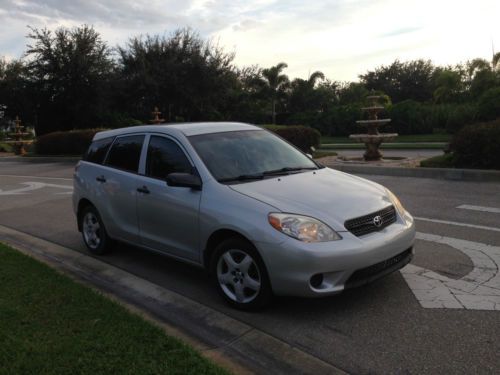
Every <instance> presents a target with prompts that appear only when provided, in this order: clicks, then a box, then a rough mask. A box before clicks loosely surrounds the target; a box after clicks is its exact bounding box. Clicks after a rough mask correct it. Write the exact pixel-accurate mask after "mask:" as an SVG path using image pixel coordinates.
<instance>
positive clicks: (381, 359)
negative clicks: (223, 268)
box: [0, 162, 500, 374]
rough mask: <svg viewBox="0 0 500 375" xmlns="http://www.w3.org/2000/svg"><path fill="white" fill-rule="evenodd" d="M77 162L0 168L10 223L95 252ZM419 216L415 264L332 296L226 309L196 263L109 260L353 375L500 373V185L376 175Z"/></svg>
mask: <svg viewBox="0 0 500 375" xmlns="http://www.w3.org/2000/svg"><path fill="white" fill-rule="evenodd" d="M72 171H73V166H72V165H69V164H31V163H15V162H0V189H1V191H0V224H1V225H5V226H8V227H11V228H14V229H17V230H20V231H23V232H26V233H29V234H32V235H34V236H38V237H41V238H44V239H47V240H49V241H52V242H55V243H58V244H61V245H64V246H66V247H70V248H73V249H75V250H78V251H85V249H84V247H83V244H82V241H81V239H80V234H79V233H78V232H77V230H76V224H75V219H74V216H73V212H72V209H71V195H70V194H71V184H72V182H71V175H72ZM366 177H367V178H369V179H372V180H375V181H377V182H380V183H382V184H384V185H386V186H387V187H389V188H390V189H391V190H393V191H394V192H395V193H396V194H397V195H398V196H400V198H401V200H402V202H403V204H404V205H405V206H406V207H407V208H408V210H409V211H410V212H412V214H413V215H414V216H415V217H417V218H418V219H417V230H418V233H419V234H418V240H417V242H416V246H415V250H416V256H415V259H414V261H413V262H412V264H411V265H410V266H408V267H407V268H405V269H404V270H403V273H400V272H397V273H394V274H392V275H389V276H388V277H386V278H384V279H381V280H379V281H378V282H376V283H373V284H371V285H368V286H366V287H363V288H359V289H355V290H350V291H348V292H346V293H344V294H342V295H339V296H336V297H331V298H326V299H314V300H307V299H299V298H278V299H277V300H276V301H275V303H274V304H273V305H272V306H271V307H270V308H269V309H267V310H266V311H264V312H260V313H242V312H237V311H234V310H231V309H229V308H228V307H227V306H226V305H224V304H223V303H222V302H221V300H220V298H219V296H218V295H217V294H216V292H215V291H214V289H212V287H211V286H210V285H208V283H207V276H206V274H205V273H204V272H203V271H201V270H199V269H196V268H193V267H191V266H188V265H184V264H182V263H179V262H177V261H174V260H171V259H169V258H166V257H161V256H158V255H156V254H151V253H148V252H145V251H141V250H140V249H137V248H134V247H130V246H120V247H119V248H117V249H116V251H115V252H114V253H112V254H110V255H108V256H105V257H102V258H100V259H101V260H103V261H105V262H109V263H112V264H114V265H116V266H119V267H122V268H124V269H126V270H128V271H129V272H132V273H134V274H136V275H139V276H141V277H143V278H145V279H148V280H150V281H153V282H154V283H157V284H159V285H161V286H163V287H165V288H168V289H171V290H173V291H176V292H178V293H180V294H183V295H185V296H187V297H189V298H192V299H194V300H196V301H198V302H201V303H203V304H206V305H208V306H210V307H212V308H215V309H217V310H220V311H223V312H225V313H226V314H228V315H231V316H233V317H236V318H237V319H240V320H242V321H244V322H246V323H248V324H250V325H252V326H254V327H257V328H259V329H261V330H263V331H265V332H267V333H269V334H271V335H273V336H275V337H277V338H280V339H281V340H284V341H286V342H288V343H290V344H291V345H293V346H296V347H298V348H300V349H302V350H304V351H306V352H308V353H310V354H312V355H314V356H317V357H318V358H321V359H323V360H324V361H327V362H329V363H331V364H333V365H335V366H336V367H339V368H341V369H344V370H346V371H347V372H351V373H360V374H367V373H381V374H382V373H384V374H385V373H389V372H396V373H400V372H409V373H452V372H453V373H495V372H497V371H498V369H499V368H500V355H499V353H500V340H499V339H498V338H499V337H500V283H499V279H498V278H499V276H498V264H500V225H499V223H500V193H499V192H500V184H495V183H471V182H456V181H453V182H452V181H442V180H430V179H416V178H397V177H384V176H366Z"/></svg>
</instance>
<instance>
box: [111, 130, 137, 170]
mask: <svg viewBox="0 0 500 375" xmlns="http://www.w3.org/2000/svg"><path fill="white" fill-rule="evenodd" d="M143 141H144V136H143V135H131V136H126V137H120V138H117V139H116V141H115V143H113V146H111V150H109V154H108V158H107V159H106V165H109V166H110V167H115V168H119V169H123V170H125V171H130V172H137V170H138V169H139V159H140V158H141V149H142V143H143Z"/></svg>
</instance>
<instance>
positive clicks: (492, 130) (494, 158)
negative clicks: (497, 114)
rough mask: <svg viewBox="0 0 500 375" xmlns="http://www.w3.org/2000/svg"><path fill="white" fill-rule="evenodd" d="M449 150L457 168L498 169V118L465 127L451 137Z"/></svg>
mask: <svg viewBox="0 0 500 375" xmlns="http://www.w3.org/2000/svg"><path fill="white" fill-rule="evenodd" d="M450 150H451V151H453V153H454V159H455V165H456V166H457V167H466V168H484V169H500V118H498V119H496V120H495V121H491V122H486V123H480V124H474V125H468V126H465V127H464V128H462V129H461V130H460V131H459V132H458V133H457V134H455V136H454V137H453V139H452V141H451V143H450Z"/></svg>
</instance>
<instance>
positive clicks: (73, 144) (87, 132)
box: [35, 129, 105, 155]
mask: <svg viewBox="0 0 500 375" xmlns="http://www.w3.org/2000/svg"><path fill="white" fill-rule="evenodd" d="M102 130H105V129H82V130H70V131H64V132H63V131H58V132H53V133H48V134H44V135H42V136H40V137H38V138H37V139H36V141H35V152H36V153H37V154H40V155H83V153H84V152H85V151H87V148H88V147H89V145H90V143H91V142H92V138H93V137H94V135H95V133H97V132H100V131H102Z"/></svg>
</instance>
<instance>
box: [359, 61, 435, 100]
mask: <svg viewBox="0 0 500 375" xmlns="http://www.w3.org/2000/svg"><path fill="white" fill-rule="evenodd" d="M434 69H435V67H434V65H433V64H432V63H431V61H430V60H414V61H408V62H400V61H399V60H396V61H394V62H393V63H392V64H391V65H389V66H381V67H379V68H376V69H375V70H374V71H371V72H370V71H369V72H368V73H366V74H362V75H360V76H359V78H360V80H361V83H363V84H364V85H365V86H366V88H367V89H368V90H379V91H382V92H384V93H385V94H387V95H388V96H389V97H391V99H392V101H393V102H395V103H396V102H400V101H403V100H407V99H412V100H416V101H420V102H424V101H429V100H432V99H433V85H432V82H433V80H432V78H433V74H434Z"/></svg>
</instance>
